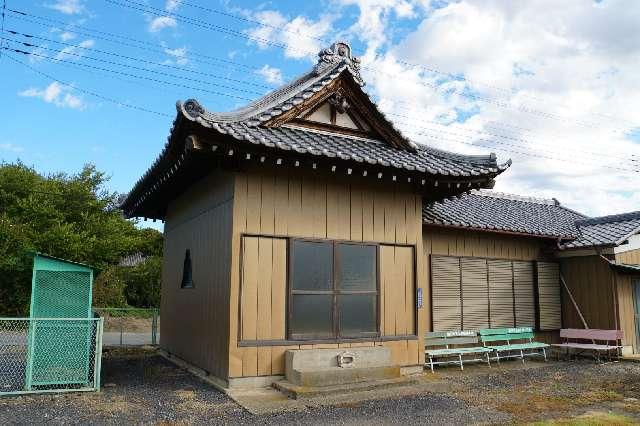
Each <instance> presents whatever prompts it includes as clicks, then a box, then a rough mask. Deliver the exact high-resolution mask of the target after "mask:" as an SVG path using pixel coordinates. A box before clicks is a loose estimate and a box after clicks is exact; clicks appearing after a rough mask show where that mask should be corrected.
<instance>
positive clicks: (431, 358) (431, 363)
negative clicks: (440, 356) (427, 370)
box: [429, 356, 435, 373]
mask: <svg viewBox="0 0 640 426" xmlns="http://www.w3.org/2000/svg"><path fill="white" fill-rule="evenodd" d="M429 364H430V365H431V372H432V373H435V371H433V357H431V356H430V357H429Z"/></svg>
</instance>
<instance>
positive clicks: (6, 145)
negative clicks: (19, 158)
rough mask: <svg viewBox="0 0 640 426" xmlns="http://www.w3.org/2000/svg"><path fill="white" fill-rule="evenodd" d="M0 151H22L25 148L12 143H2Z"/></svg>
mask: <svg viewBox="0 0 640 426" xmlns="http://www.w3.org/2000/svg"><path fill="white" fill-rule="evenodd" d="M0 151H9V152H22V151H24V148H22V147H21V146H18V145H14V144H12V143H0Z"/></svg>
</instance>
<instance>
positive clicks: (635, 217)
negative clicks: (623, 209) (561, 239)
mask: <svg viewBox="0 0 640 426" xmlns="http://www.w3.org/2000/svg"><path fill="white" fill-rule="evenodd" d="M576 226H577V227H578V231H579V237H578V238H577V239H576V240H574V241H571V242H570V243H567V244H566V245H565V247H566V248H579V247H591V246H618V245H620V244H622V243H624V242H625V241H626V240H627V239H628V238H629V237H631V236H632V235H635V234H637V233H639V232H640V211H637V212H631V213H624V214H617V215H611V216H601V217H594V218H590V219H584V220H579V221H577V222H576Z"/></svg>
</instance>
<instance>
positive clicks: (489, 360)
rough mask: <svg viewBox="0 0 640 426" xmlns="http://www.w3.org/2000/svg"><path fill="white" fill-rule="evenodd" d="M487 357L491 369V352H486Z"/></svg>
mask: <svg viewBox="0 0 640 426" xmlns="http://www.w3.org/2000/svg"><path fill="white" fill-rule="evenodd" d="M485 355H486V356H487V365H489V368H491V358H489V352H486V353H485Z"/></svg>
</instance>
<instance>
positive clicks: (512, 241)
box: [421, 226, 546, 331]
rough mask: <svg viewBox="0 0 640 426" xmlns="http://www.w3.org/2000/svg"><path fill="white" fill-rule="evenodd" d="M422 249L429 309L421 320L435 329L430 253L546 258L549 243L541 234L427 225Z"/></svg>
mask: <svg viewBox="0 0 640 426" xmlns="http://www.w3.org/2000/svg"><path fill="white" fill-rule="evenodd" d="M422 241H423V244H422V249H423V253H424V257H423V262H422V265H423V268H424V269H423V271H422V276H423V277H424V284H423V287H424V291H425V293H424V300H425V301H427V302H426V303H425V304H426V305H427V306H428V309H425V312H424V315H423V317H422V319H421V321H424V323H423V324H421V329H422V330H423V331H433V330H432V328H431V307H430V306H429V302H428V301H429V300H431V295H430V293H429V292H430V288H431V286H430V282H431V276H430V258H431V255H432V254H434V255H445V256H476V257H485V258H491V259H509V260H538V259H544V258H545V256H544V254H543V249H544V248H545V247H546V243H545V241H544V240H542V239H539V238H527V237H523V236H516V235H513V236H511V235H502V234H498V233H494V232H474V231H464V230H454V229H446V228H441V227H435V226H425V227H424V229H423V232H422Z"/></svg>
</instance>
